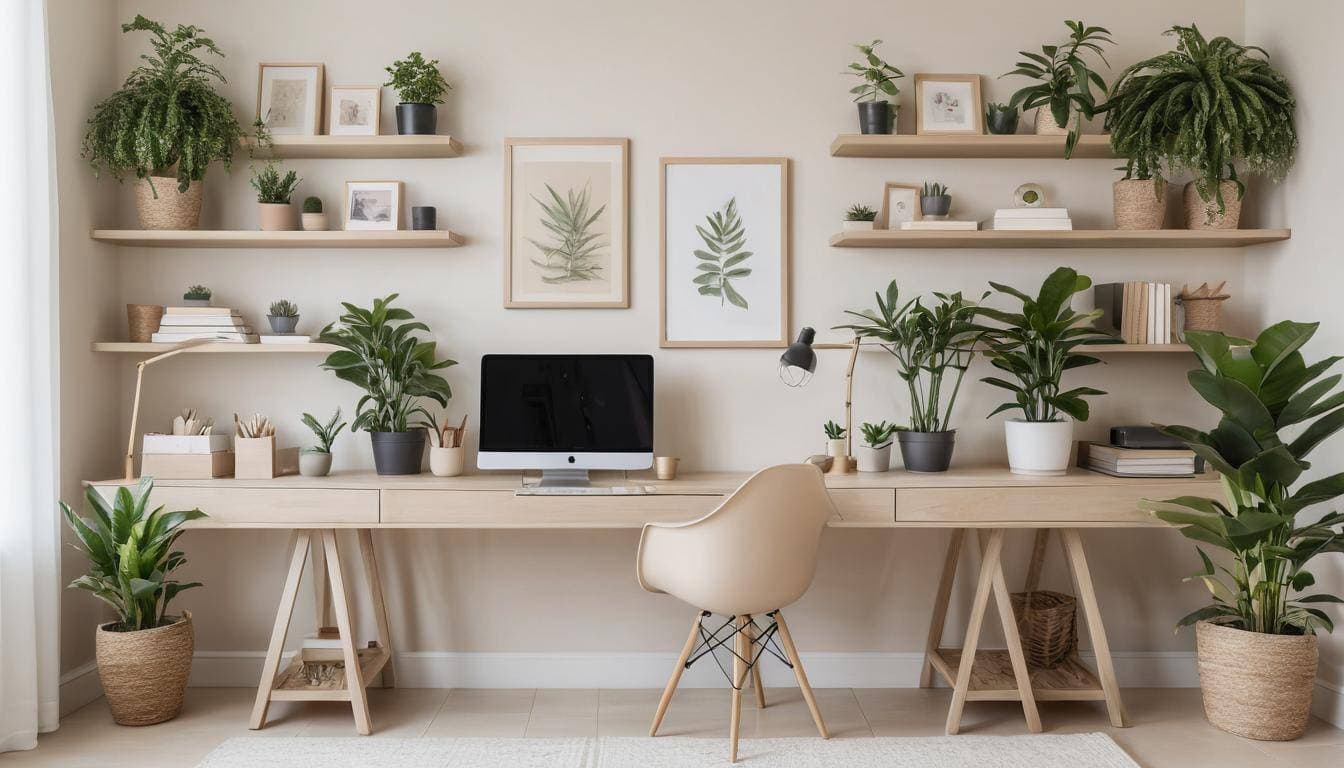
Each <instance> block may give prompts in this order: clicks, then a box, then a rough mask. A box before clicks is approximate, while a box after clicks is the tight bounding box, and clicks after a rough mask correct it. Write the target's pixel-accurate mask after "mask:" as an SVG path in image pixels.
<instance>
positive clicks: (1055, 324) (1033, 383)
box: [979, 267, 1119, 475]
mask: <svg viewBox="0 0 1344 768" xmlns="http://www.w3.org/2000/svg"><path fill="white" fill-rule="evenodd" d="M990 285H991V286H993V288H994V290H996V291H998V292H999V293H1003V294H1007V295H1009V296H1012V297H1013V298H1015V299H1017V300H1018V301H1020V302H1022V310H1021V311H1020V312H1004V311H1002V310H998V309H991V308H989V307H981V308H980V309H979V314H981V315H983V316H985V317H988V318H990V319H992V320H997V321H998V322H1000V323H1003V325H1004V327H1002V328H995V327H985V328H983V330H984V334H985V335H984V339H985V343H986V344H987V346H988V350H987V351H986V352H985V356H986V357H988V358H989V361H990V363H991V364H992V365H993V366H994V367H995V368H998V369H999V370H1000V371H1003V372H1005V373H1007V374H1008V375H1009V376H1011V377H1012V378H1013V379H1015V380H1016V381H1008V380H1006V379H1001V378H997V377H994V376H989V377H986V378H983V379H981V381H983V382H985V383H986V384H990V385H993V386H995V387H999V388H1001V389H1006V390H1008V391H1009V392H1011V393H1013V399H1012V400H1011V401H1009V402H1006V403H1003V404H1002V405H1000V406H999V407H997V408H995V409H994V410H993V411H991V412H990V413H989V415H990V416H993V415H994V414H996V413H999V412H1001V411H1011V410H1020V411H1022V418H1016V419H1008V420H1007V421H1005V422H1004V424H1003V426H1004V434H1005V437H1006V439H1007V443H1008V467H1009V469H1011V470H1012V471H1013V472H1015V473H1017V474H1020V475H1062V474H1064V472H1065V471H1066V470H1067V469H1068V466H1069V450H1070V448H1071V447H1072V445H1073V421H1070V420H1069V419H1073V420H1074V421H1087V417H1088V412H1089V409H1088V406H1087V401H1086V400H1084V399H1083V398H1084V397H1089V396H1093V395H1104V394H1106V393H1105V392H1102V391H1101V390H1099V389H1093V388H1092V387H1075V388H1073V389H1068V390H1063V389H1061V388H1060V382H1061V380H1062V379H1063V377H1064V372H1065V371H1067V370H1070V369H1073V368H1081V367H1083V366H1087V365H1094V364H1096V363H1099V362H1101V360H1099V359H1097V358H1096V357H1093V356H1091V355H1085V354H1083V353H1081V352H1077V351H1075V348H1076V347H1078V346H1080V345H1082V344H1113V343H1117V342H1118V341H1119V340H1118V339H1116V338H1115V337H1113V336H1108V335H1106V334H1104V333H1101V332H1100V331H1097V330H1096V329H1094V328H1093V327H1092V321H1093V320H1095V319H1096V318H1098V317H1100V315H1101V310H1093V311H1091V312H1086V313H1083V312H1075V311H1074V310H1073V307H1072V306H1070V304H1069V302H1070V300H1071V299H1072V298H1073V295H1074V294H1076V293H1081V292H1082V291H1086V290H1087V289H1088V288H1090V287H1091V286H1092V280H1091V279H1090V278H1088V277H1087V276H1086V275H1080V274H1078V273H1077V272H1075V271H1074V270H1072V269H1070V268H1069V267H1060V268H1058V269H1056V270H1055V271H1054V272H1052V273H1050V276H1049V277H1047V278H1046V279H1045V282H1044V283H1042V284H1041V289H1040V291H1039V292H1038V293H1037V294H1036V296H1028V295H1026V294H1025V293H1022V292H1021V291H1019V290H1017V289H1015V288H1010V287H1008V286H1006V285H999V284H998V283H994V282H991V283H990Z"/></svg>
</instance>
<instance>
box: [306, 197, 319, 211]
mask: <svg viewBox="0 0 1344 768" xmlns="http://www.w3.org/2000/svg"><path fill="white" fill-rule="evenodd" d="M303 212H304V213H321V212H322V198H320V197H314V196H312V195H309V196H308V197H305V198H304V199H303Z"/></svg>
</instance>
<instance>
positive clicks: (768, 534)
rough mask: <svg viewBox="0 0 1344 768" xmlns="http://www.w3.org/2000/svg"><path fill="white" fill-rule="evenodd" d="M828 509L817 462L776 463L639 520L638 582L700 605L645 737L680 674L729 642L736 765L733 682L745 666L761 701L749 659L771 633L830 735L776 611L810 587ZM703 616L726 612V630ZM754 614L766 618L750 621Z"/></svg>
mask: <svg viewBox="0 0 1344 768" xmlns="http://www.w3.org/2000/svg"><path fill="white" fill-rule="evenodd" d="M834 514H835V506H834V505H833V504H832V503H831V498H830V495H829V494H827V493H826V485H825V483H824V482H823V481H822V476H821V470H820V469H818V468H817V467H816V466H813V465H811V464H781V465H779V466H775V467H769V468H767V469H763V470H761V471H760V472H757V473H756V474H755V475H752V476H751V478H750V479H748V480H747V482H745V483H743V485H742V487H741V488H738V489H737V490H736V491H735V492H734V493H733V494H732V495H731V496H729V497H728V498H727V499H725V500H724V502H723V503H722V504H720V505H719V507H718V508H717V509H715V510H714V511H713V512H710V513H709V514H708V515H705V516H704V517H702V518H700V519H699V520H693V521H691V522H689V523H681V524H675V525H673V524H662V523H650V524H648V525H646V526H644V533H643V535H642V536H641V537H640V541H639V556H638V560H637V563H636V570H637V573H638V576H639V585H640V586H641V587H643V588H644V589H645V590H647V591H649V592H662V593H667V594H669V595H672V596H674V597H677V598H680V599H681V600H683V601H685V602H687V603H690V604H691V605H692V606H695V607H696V608H698V609H699V612H697V613H696V616H695V619H694V621H692V622H691V633H690V635H689V636H688V637H687V638H686V645H685V646H684V647H683V648H682V650H681V657H680V658H679V659H678V660H677V665H676V667H675V668H674V669H673V670H672V677H671V679H669V680H668V681H667V688H666V689H665V690H664V691H663V697H662V699H661V700H660V701H659V702H658V711H657V713H656V714H655V715H654V716H653V725H652V727H650V728H649V735H650V736H655V735H657V733H658V726H659V725H660V724H661V723H662V721H663V715H664V714H665V713H666V712H667V705H668V704H669V703H670V702H671V700H672V694H673V693H674V692H675V691H676V689H677V683H678V682H679V681H680V680H681V673H682V671H683V670H685V669H686V668H687V667H689V666H690V665H691V663H694V662H695V661H696V660H697V659H699V658H701V657H702V656H704V655H706V654H709V653H712V652H713V651H714V650H715V649H716V648H717V647H724V648H731V649H732V651H733V673H732V678H731V680H730V683H731V684H732V687H733V705H732V720H731V727H730V734H731V735H730V743H729V751H728V754H729V759H730V760H732V761H734V762H736V761H737V737H738V731H739V725H740V722H741V718H742V688H743V687H744V686H745V685H746V682H747V674H748V672H750V673H751V677H752V682H753V684H754V686H755V688H756V701H757V704H758V706H761V707H764V706H765V691H764V689H762V688H761V673H760V669H759V668H758V667H757V665H756V663H757V662H758V661H759V660H760V659H761V656H762V655H764V653H765V652H766V651H770V653H772V654H774V655H776V656H778V655H779V654H778V653H776V652H775V651H773V650H770V646H771V645H772V638H773V636H774V635H776V634H778V636H779V639H780V641H781V642H782V643H783V645H784V649H783V650H784V654H785V656H780V658H781V659H783V660H784V661H785V663H786V664H788V665H789V666H791V667H792V668H793V673H794V675H795V676H796V677H797V678H798V687H799V688H800V689H801V691H802V694H803V699H804V700H805V701H806V702H807V706H808V709H810V710H811V711H812V719H813V720H814V721H815V722H816V724H817V731H819V732H820V733H821V737H822V738H823V739H825V738H829V735H828V734H827V732H826V724H825V723H824V722H822V719H821V711H820V710H819V709H817V702H816V699H815V698H814V697H813V696H812V688H811V686H809V685H808V683H807V674H806V673H805V672H804V671H803V664H802V661H801V660H800V659H799V658H798V650H797V648H795V647H794V644H793V638H792V637H790V636H789V628H788V625H787V624H786V623H785V622H784V614H783V613H781V612H780V609H781V608H783V607H784V606H786V605H789V604H791V603H793V602H794V601H796V600H797V599H798V598H800V597H802V596H803V593H804V592H806V591H807V588H808V587H809V586H810V585H811V584H812V576H813V575H814V573H815V572H816V568H817V549H818V546H819V545H820V543H821V531H822V529H823V528H824V527H825V525H826V521H827V520H829V519H830V518H831V517H832V516H833V515H834ZM710 614H719V615H721V616H726V617H728V621H726V622H725V623H724V625H723V626H722V627H720V630H722V629H725V628H727V629H728V634H727V636H724V637H719V635H718V631H715V632H709V631H708V630H706V629H705V627H704V620H705V618H706V617H708V616H709V615H710ZM758 616H765V617H766V618H768V619H770V620H771V623H769V624H767V625H766V626H764V627H761V626H759V625H757V624H756V617H758ZM730 624H731V626H730ZM730 641H731V643H732V644H731V645H729V642H730ZM697 644H698V645H699V647H698V648H697ZM693 652H695V658H694V659H693V658H691V656H692V653H693Z"/></svg>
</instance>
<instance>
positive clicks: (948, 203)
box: [919, 195, 952, 218]
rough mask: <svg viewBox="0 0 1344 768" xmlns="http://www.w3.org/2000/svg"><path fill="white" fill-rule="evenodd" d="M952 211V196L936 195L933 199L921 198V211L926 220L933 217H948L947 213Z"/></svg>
mask: <svg viewBox="0 0 1344 768" xmlns="http://www.w3.org/2000/svg"><path fill="white" fill-rule="evenodd" d="M950 210H952V196H951V195H934V196H932V197H921V198H920V199H919V211H920V213H921V214H923V216H924V217H925V218H928V217H932V216H946V215H947V212H948V211H950Z"/></svg>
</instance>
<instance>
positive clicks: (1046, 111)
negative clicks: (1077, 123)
mask: <svg viewBox="0 0 1344 768" xmlns="http://www.w3.org/2000/svg"><path fill="white" fill-rule="evenodd" d="M1077 116H1078V109H1077V108H1076V107H1074V106H1072V105H1070V107H1069V120H1068V122H1069V123H1070V124H1072V123H1073V121H1074V118H1076V117H1077ZM1034 126H1035V130H1036V135H1037V136H1063V135H1065V134H1067V133H1068V132H1069V126H1068V125H1060V124H1059V123H1056V122H1055V116H1054V114H1053V113H1051V112H1050V107H1048V106H1047V107H1038V108H1037V109H1036V119H1035V123H1034Z"/></svg>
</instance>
